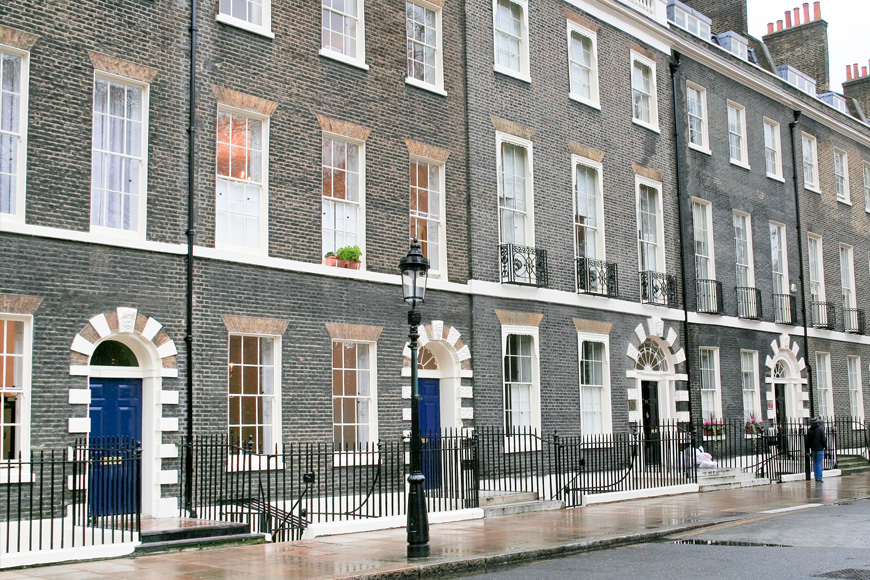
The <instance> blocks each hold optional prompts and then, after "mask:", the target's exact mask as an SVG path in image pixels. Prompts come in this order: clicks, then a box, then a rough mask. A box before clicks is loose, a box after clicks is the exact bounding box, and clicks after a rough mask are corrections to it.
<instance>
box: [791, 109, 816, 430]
mask: <svg viewBox="0 0 870 580" xmlns="http://www.w3.org/2000/svg"><path fill="white" fill-rule="evenodd" d="M800 121H801V112H800V111H794V121H792V122H791V123H789V124H788V128H789V130H790V131H791V173H792V183H793V185H794V216H795V220H797V235H798V244H797V251H798V263H799V265H800V269H799V270H798V272H799V274H798V281H799V282H800V285H801V317H803V323H804V324H803V326H804V359H805V360H806V361H807V385H808V386H809V389H810V416H811V417H815V415H816V401H815V397H814V396H813V365H812V364H810V346H809V340H808V338H807V300H806V297H807V295H806V292H805V290H804V232H803V226H802V225H801V224H802V222H801V203H800V189H799V187H798V170H797V147H796V145H795V128H796V127H797V126H798V124H799V123H800Z"/></svg>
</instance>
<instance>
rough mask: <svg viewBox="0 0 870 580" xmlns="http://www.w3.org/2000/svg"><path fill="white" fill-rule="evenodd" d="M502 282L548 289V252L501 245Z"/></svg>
mask: <svg viewBox="0 0 870 580" xmlns="http://www.w3.org/2000/svg"><path fill="white" fill-rule="evenodd" d="M501 281H502V283H507V284H520V285H523V286H537V287H539V288H546V287H547V284H548V280H547V251H546V250H539V249H537V248H532V247H529V246H518V245H516V244H502V245H501Z"/></svg>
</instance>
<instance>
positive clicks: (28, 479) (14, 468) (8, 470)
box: [0, 461, 34, 485]
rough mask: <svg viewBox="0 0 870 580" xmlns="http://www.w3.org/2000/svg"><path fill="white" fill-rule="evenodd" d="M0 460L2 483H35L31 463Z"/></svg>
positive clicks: (0, 479) (0, 481) (0, 480)
mask: <svg viewBox="0 0 870 580" xmlns="http://www.w3.org/2000/svg"><path fill="white" fill-rule="evenodd" d="M20 465H21V466H20V467H19V463H18V462H17V461H12V462H9V461H0V484H12V485H14V484H16V483H34V479H33V473H31V469H30V463H24V462H22V463H21V464H20Z"/></svg>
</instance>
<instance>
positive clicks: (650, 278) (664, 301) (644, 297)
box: [640, 270, 677, 306]
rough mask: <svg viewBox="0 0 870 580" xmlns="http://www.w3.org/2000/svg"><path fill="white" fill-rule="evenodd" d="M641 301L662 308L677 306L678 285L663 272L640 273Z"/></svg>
mask: <svg viewBox="0 0 870 580" xmlns="http://www.w3.org/2000/svg"><path fill="white" fill-rule="evenodd" d="M640 301H641V302H643V303H644V304H660V305H662V306H676V305H677V284H676V281H675V279H674V277H673V276H672V275H670V274H664V273H662V272H652V271H649V270H647V271H643V272H640Z"/></svg>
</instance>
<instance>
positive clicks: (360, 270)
mask: <svg viewBox="0 0 870 580" xmlns="http://www.w3.org/2000/svg"><path fill="white" fill-rule="evenodd" d="M321 264H323V265H324V266H326V267H327V268H329V269H330V270H340V271H342V272H347V273H348V274H351V273H353V272H365V271H366V267H365V264H364V263H363V262H360V263H359V268H346V267H344V266H338V265H335V266H330V265H329V264H327V263H326V262H321ZM430 278H431V276H430Z"/></svg>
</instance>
